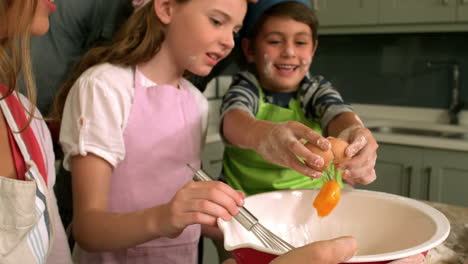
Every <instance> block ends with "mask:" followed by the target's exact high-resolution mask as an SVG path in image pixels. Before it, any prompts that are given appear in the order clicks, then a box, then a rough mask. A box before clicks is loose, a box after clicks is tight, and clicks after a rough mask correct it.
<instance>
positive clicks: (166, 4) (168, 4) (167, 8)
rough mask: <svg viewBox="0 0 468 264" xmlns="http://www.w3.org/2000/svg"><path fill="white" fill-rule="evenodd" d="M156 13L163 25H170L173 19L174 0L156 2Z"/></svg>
mask: <svg viewBox="0 0 468 264" xmlns="http://www.w3.org/2000/svg"><path fill="white" fill-rule="evenodd" d="M154 11H155V12H156V16H157V17H158V18H159V20H161V22H162V23H163V24H166V25H167V24H169V23H170V22H171V19H172V12H173V0H154Z"/></svg>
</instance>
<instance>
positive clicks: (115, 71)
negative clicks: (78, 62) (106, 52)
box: [79, 63, 133, 83]
mask: <svg viewBox="0 0 468 264" xmlns="http://www.w3.org/2000/svg"><path fill="white" fill-rule="evenodd" d="M79 79H85V80H99V81H104V82H108V83H126V82H129V81H132V80H133V71H132V68H131V67H129V66H119V65H115V64H110V63H102V64H98V65H94V66H93V67H91V68H89V69H87V70H86V71H85V72H83V74H82V75H81V76H80V78H79Z"/></svg>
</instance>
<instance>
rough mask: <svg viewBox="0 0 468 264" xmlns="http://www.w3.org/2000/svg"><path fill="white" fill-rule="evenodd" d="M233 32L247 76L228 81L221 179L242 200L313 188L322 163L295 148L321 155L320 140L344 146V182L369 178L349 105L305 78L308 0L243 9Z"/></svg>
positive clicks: (368, 158)
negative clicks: (315, 149) (238, 30)
mask: <svg viewBox="0 0 468 264" xmlns="http://www.w3.org/2000/svg"><path fill="white" fill-rule="evenodd" d="M244 25H245V26H244V28H243V29H242V31H241V37H242V39H241V41H242V43H241V44H242V50H243V54H244V59H245V61H246V62H247V63H248V66H249V70H247V71H243V72H240V73H238V74H237V75H235V76H234V78H233V82H232V84H231V87H230V88H229V90H228V91H227V93H226V94H225V96H224V98H223V104H222V107H221V120H222V123H221V131H222V132H221V134H222V135H223V138H224V140H225V142H226V149H225V152H224V158H223V159H224V163H223V177H224V179H225V180H226V181H227V183H228V184H229V185H231V186H232V187H233V188H235V189H238V190H242V191H244V192H245V193H246V195H252V194H256V193H261V192H267V191H274V190H283V189H300V188H320V187H321V186H322V184H323V179H322V178H321V176H322V174H321V172H320V171H316V170H313V169H312V168H310V167H308V166H306V165H305V164H304V163H302V162H300V161H299V159H298V158H297V157H301V158H302V159H304V160H305V161H307V163H309V164H315V165H317V166H318V167H320V166H321V165H323V162H324V161H323V159H322V158H321V157H320V156H318V155H315V154H313V153H311V152H310V151H309V150H308V149H306V148H305V147H304V145H303V142H304V140H307V141H309V142H313V143H315V144H316V145H317V146H319V147H320V148H321V149H323V150H327V149H328V148H330V142H329V141H328V140H326V138H325V137H323V136H335V137H340V138H342V139H344V140H347V141H348V142H349V143H350V146H349V147H348V149H347V152H346V154H347V156H349V157H352V159H351V160H350V161H348V162H345V163H343V164H341V165H340V167H341V168H342V169H343V170H344V175H345V178H346V181H348V182H349V183H352V184H353V183H354V181H357V182H360V183H364V184H367V183H370V182H372V181H373V180H374V179H375V171H374V165H375V160H376V150H377V143H376V141H375V140H374V138H373V137H372V134H371V133H370V131H369V130H368V129H366V128H365V127H364V125H363V124H362V122H361V121H360V120H359V118H358V117H357V115H356V114H355V113H353V110H352V108H351V107H350V105H348V104H346V103H344V101H343V99H342V98H341V96H340V94H339V93H338V92H337V91H336V90H335V89H334V88H333V86H332V85H331V84H330V82H328V81H327V80H326V79H324V78H323V77H322V76H310V75H309V68H310V65H311V62H312V59H313V56H314V53H315V51H316V49H317V45H318V41H317V25H318V21H317V18H316V16H315V14H314V11H313V9H312V8H311V4H310V2H309V1H308V0H268V1H265V0H263V1H259V2H258V3H257V4H251V5H250V6H249V10H248V13H247V15H246V18H245V20H244Z"/></svg>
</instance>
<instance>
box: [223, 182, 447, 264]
mask: <svg viewBox="0 0 468 264" xmlns="http://www.w3.org/2000/svg"><path fill="white" fill-rule="evenodd" d="M318 192H319V190H317V189H309V190H285V191H276V192H268V193H262V194H257V195H252V196H249V197H248V198H246V200H245V207H246V208H247V209H248V210H250V211H251V212H252V213H253V214H254V215H255V216H256V217H257V218H258V219H259V221H260V223H261V224H262V225H263V226H265V227H267V228H268V229H270V230H271V231H273V232H274V233H276V234H277V235H279V236H280V237H282V238H283V239H285V240H286V241H287V242H289V243H291V244H292V245H294V246H295V247H300V246H303V245H305V244H308V243H311V242H314V241H318V240H325V239H332V238H336V237H339V236H353V237H355V238H356V239H357V242H358V246H359V251H358V254H357V255H356V256H354V257H353V258H352V259H350V260H349V261H348V263H369V262H377V261H389V260H395V259H399V258H403V257H407V256H411V255H414V254H418V253H423V252H427V251H428V250H430V249H431V248H434V247H436V246H437V245H439V244H441V243H442V242H443V241H444V240H445V239H446V238H447V236H448V234H449V231H450V224H449V222H448V220H447V218H446V217H445V216H444V215H443V214H442V213H440V212H439V211H438V210H436V209H434V208H432V207H430V206H428V205H426V204H424V203H422V202H419V201H417V200H414V199H410V198H406V197H402V196H397V195H393V194H388V193H383V192H374V191H365V190H342V193H341V200H340V202H339V204H338V205H337V207H336V208H335V209H334V210H333V211H332V213H331V214H330V215H329V216H327V217H324V218H320V217H318V216H317V213H316V210H315V208H314V207H313V205H312V203H313V201H314V199H315V196H316V195H317V194H318ZM218 225H219V227H220V228H221V230H222V231H223V233H224V237H225V240H224V247H225V248H226V250H228V251H234V252H235V250H236V249H241V248H251V249H255V250H258V251H262V252H265V253H269V254H273V255H280V254H281V252H278V251H275V250H272V249H268V248H265V247H264V246H263V245H262V244H261V242H260V241H259V240H258V239H257V238H256V237H255V236H254V235H253V234H252V233H250V232H248V231H246V230H245V229H244V228H243V227H242V226H241V225H240V224H239V223H237V222H236V221H235V220H232V221H229V222H226V221H223V220H222V219H218Z"/></svg>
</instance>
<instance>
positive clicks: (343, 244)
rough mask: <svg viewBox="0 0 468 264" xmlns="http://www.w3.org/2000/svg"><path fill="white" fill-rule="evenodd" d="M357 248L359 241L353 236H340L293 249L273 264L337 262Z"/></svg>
mask: <svg viewBox="0 0 468 264" xmlns="http://www.w3.org/2000/svg"><path fill="white" fill-rule="evenodd" d="M357 249H358V246H357V242H356V240H355V239H354V238H353V237H340V238H336V239H332V240H326V241H318V242H314V243H311V244H308V245H305V246H303V247H300V248H296V249H293V250H291V251H289V252H288V253H285V254H283V255H281V256H279V257H278V258H276V259H274V260H273V261H272V262H271V264H283V263H285V264H289V263H294V264H309V263H320V264H337V263H341V262H345V261H346V260H348V259H350V258H351V257H353V256H354V255H355V254H356V252H357Z"/></svg>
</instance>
